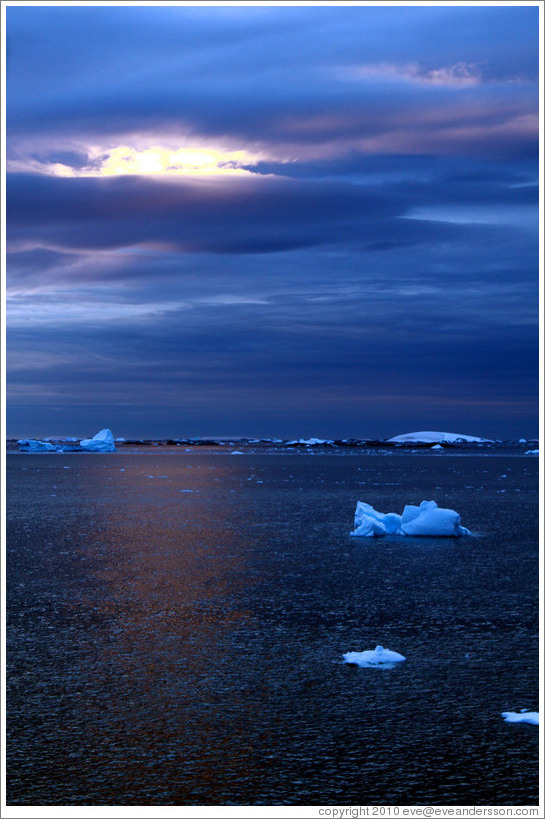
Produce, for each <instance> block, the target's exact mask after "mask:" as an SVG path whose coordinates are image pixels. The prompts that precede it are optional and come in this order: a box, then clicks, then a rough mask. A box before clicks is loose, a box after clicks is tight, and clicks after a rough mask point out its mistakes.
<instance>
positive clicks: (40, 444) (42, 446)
mask: <svg viewBox="0 0 545 819" xmlns="http://www.w3.org/2000/svg"><path fill="white" fill-rule="evenodd" d="M17 443H18V444H19V449H20V451H21V452H56V451H57V447H56V446H53V444H50V443H49V441H36V440H34V439H33V438H22V439H21V440H20V441H17Z"/></svg>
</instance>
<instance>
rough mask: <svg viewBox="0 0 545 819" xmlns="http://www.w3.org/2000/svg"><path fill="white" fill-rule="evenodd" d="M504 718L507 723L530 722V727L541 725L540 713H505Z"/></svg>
mask: <svg viewBox="0 0 545 819" xmlns="http://www.w3.org/2000/svg"><path fill="white" fill-rule="evenodd" d="M502 717H503V718H504V720H505V721H506V722H528V723H529V724H530V725H539V712H538V711H521V713H520V714H518V713H517V712H516V711H504V712H503V713H502Z"/></svg>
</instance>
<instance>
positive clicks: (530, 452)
mask: <svg viewBox="0 0 545 819" xmlns="http://www.w3.org/2000/svg"><path fill="white" fill-rule="evenodd" d="M524 454H525V455H539V449H529V450H528V451H527V452H525V453H524Z"/></svg>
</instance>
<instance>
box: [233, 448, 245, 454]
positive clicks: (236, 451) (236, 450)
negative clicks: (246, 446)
mask: <svg viewBox="0 0 545 819" xmlns="http://www.w3.org/2000/svg"><path fill="white" fill-rule="evenodd" d="M231 455H244V452H240V450H238V449H235V450H234V452H231Z"/></svg>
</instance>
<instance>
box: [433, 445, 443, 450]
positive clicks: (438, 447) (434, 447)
mask: <svg viewBox="0 0 545 819" xmlns="http://www.w3.org/2000/svg"><path fill="white" fill-rule="evenodd" d="M431 448H432V449H443V447H442V446H441V444H434V445H433V446H432V447H431Z"/></svg>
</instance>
